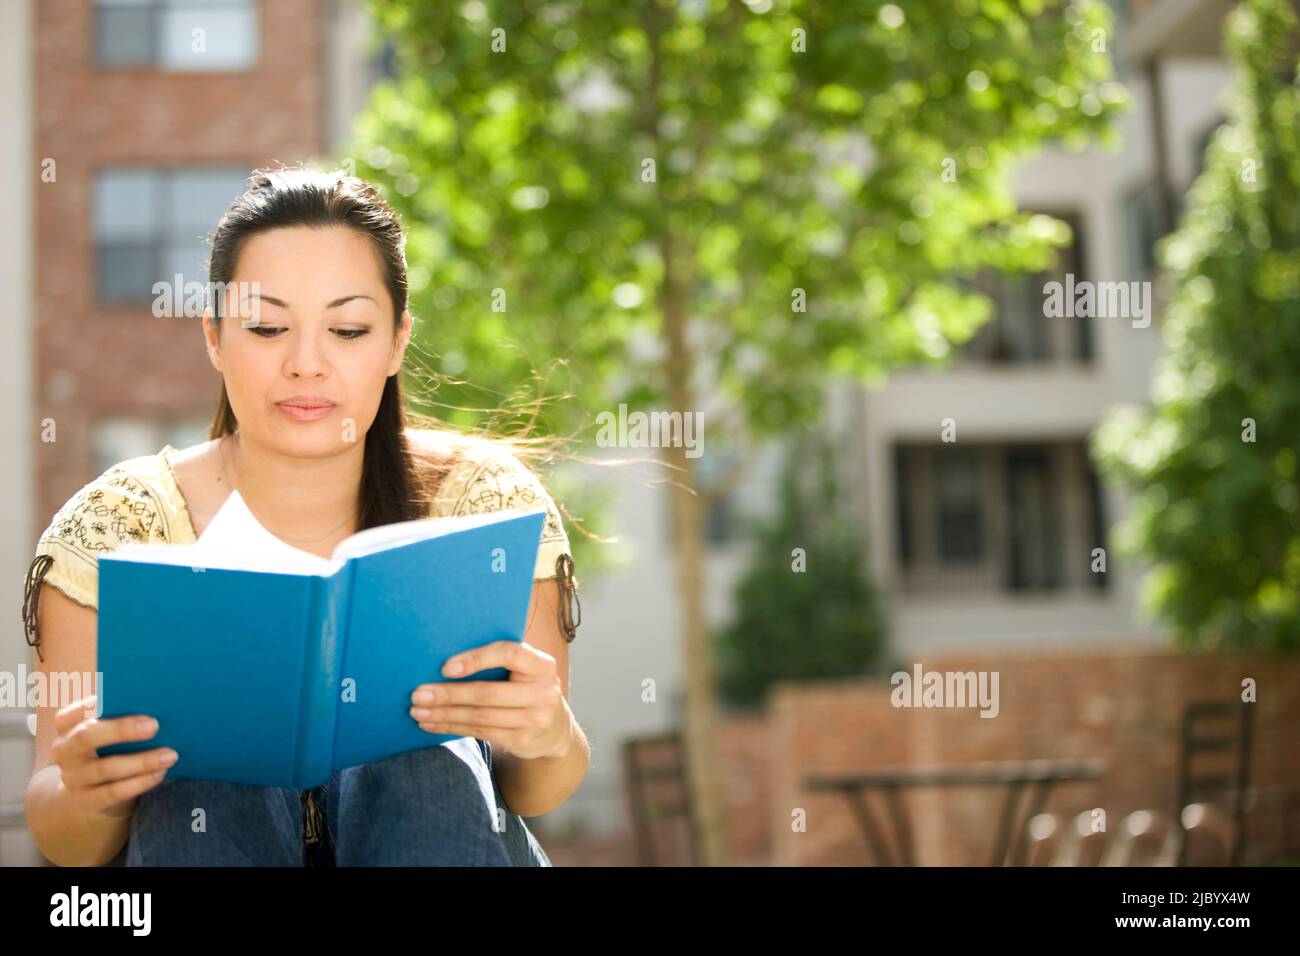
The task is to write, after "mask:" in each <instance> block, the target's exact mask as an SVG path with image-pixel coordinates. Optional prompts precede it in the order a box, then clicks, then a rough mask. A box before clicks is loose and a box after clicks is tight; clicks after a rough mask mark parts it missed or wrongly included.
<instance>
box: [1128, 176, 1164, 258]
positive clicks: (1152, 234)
mask: <svg viewBox="0 0 1300 956" xmlns="http://www.w3.org/2000/svg"><path fill="white" fill-rule="evenodd" d="M1163 218H1164V213H1163V212H1162V210H1161V208H1160V190H1159V189H1158V187H1157V186H1156V184H1155V183H1154V182H1149V183H1147V184H1145V185H1143V186H1140V187H1138V188H1137V189H1135V190H1133V191H1132V192H1130V193H1129V194H1128V195H1127V196H1125V197H1124V229H1125V232H1126V235H1127V241H1126V248H1127V250H1128V274H1129V276H1130V277H1131V278H1132V279H1133V280H1135V281H1140V280H1141V279H1143V278H1144V277H1146V276H1149V275H1151V274H1152V273H1154V272H1155V271H1156V243H1157V242H1159V241H1160V238H1161V237H1162V236H1163V235H1164V229H1163V227H1162V226H1161V222H1162V220H1163Z"/></svg>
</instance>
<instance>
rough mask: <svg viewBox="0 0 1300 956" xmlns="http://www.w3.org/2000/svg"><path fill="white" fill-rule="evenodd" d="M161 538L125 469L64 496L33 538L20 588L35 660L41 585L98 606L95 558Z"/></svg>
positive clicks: (146, 494)
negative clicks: (33, 551)
mask: <svg viewBox="0 0 1300 956" xmlns="http://www.w3.org/2000/svg"><path fill="white" fill-rule="evenodd" d="M166 540H167V538H166V529H165V528H164V526H163V522H162V521H161V520H160V518H159V509H158V505H157V502H156V500H155V499H154V497H153V495H152V494H151V492H150V491H149V488H148V486H147V485H146V484H145V483H144V482H142V481H140V480H139V479H138V478H136V477H134V476H133V475H131V474H129V473H127V472H125V471H122V470H120V469H116V468H110V469H109V470H108V471H106V472H104V474H102V475H100V476H99V477H98V478H96V479H95V480H94V481H92V482H90V483H89V484H87V485H84V486H83V487H82V488H81V489H80V490H79V491H78V492H77V493H76V494H74V495H73V496H72V497H71V498H69V499H68V501H67V502H66V503H65V504H64V505H63V507H61V508H60V509H59V510H58V511H57V512H55V515H54V518H53V519H52V520H51V521H50V525H49V527H47V528H46V529H45V531H43V532H42V533H41V536H40V538H39V539H38V540H37V543H36V556H35V557H34V558H33V559H32V562H31V564H30V565H29V566H28V569H27V577H26V580H25V582H24V586H23V627H24V630H25V631H26V635H27V643H28V644H29V645H30V646H31V647H33V648H34V649H35V650H36V653H37V654H38V655H40V659H41V660H42V661H44V660H45V656H44V654H43V653H42V652H41V649H40V634H39V633H38V622H39V620H40V618H39V602H40V591H41V584H42V583H48V584H52V585H54V586H55V587H56V588H58V589H59V590H60V591H62V592H63V593H64V594H66V595H67V596H68V597H69V598H71V599H72V600H73V601H76V602H77V603H78V604H81V605H84V606H86V607H90V608H98V607H99V556H100V555H101V554H104V553H105V552H108V551H112V550H114V549H116V548H117V547H118V546H119V545H121V544H125V543H127V542H131V541H139V542H151V541H152V542H161V541H166Z"/></svg>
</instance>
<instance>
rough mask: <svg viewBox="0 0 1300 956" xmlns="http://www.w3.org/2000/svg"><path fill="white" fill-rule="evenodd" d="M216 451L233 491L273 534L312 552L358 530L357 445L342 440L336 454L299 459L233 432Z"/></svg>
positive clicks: (359, 452) (359, 461)
mask: <svg viewBox="0 0 1300 956" xmlns="http://www.w3.org/2000/svg"><path fill="white" fill-rule="evenodd" d="M220 450H221V452H222V454H223V456H224V457H223V461H224V463H225V469H226V476H227V480H228V481H229V482H230V485H231V487H232V489H235V490H238V491H239V493H240V494H241V495H242V496H243V498H244V501H245V503H246V504H247V505H248V507H249V510H251V511H252V512H253V514H254V515H255V516H256V517H257V519H258V521H260V522H262V524H263V525H265V526H266V528H267V530H269V531H270V532H271V533H272V534H274V535H276V537H279V538H281V539H283V540H285V541H287V542H288V543H289V544H292V545H295V546H298V547H302V548H304V549H305V550H313V547H324V546H327V545H330V542H336V541H341V540H342V539H343V538H345V537H347V536H348V535H349V534H352V533H353V532H354V531H356V530H357V527H358V525H357V522H359V521H360V514H358V513H357V512H358V506H359V497H360V496H359V489H360V487H361V468H362V463H363V462H364V454H365V446H364V445H363V444H362V443H360V442H352V443H347V444H345V445H344V447H343V449H342V450H341V451H340V452H339V453H338V454H334V455H328V456H325V457H323V458H299V457H294V456H290V455H282V454H279V453H277V452H275V451H273V450H270V449H267V448H265V447H264V446H259V445H257V444H256V443H254V442H250V441H248V440H247V439H245V438H244V436H243V435H242V434H241V433H240V432H238V431H236V432H235V434H233V435H231V436H229V437H228V438H227V439H226V441H225V443H224V447H223V448H222V449H220Z"/></svg>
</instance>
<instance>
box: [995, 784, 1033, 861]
mask: <svg viewBox="0 0 1300 956" xmlns="http://www.w3.org/2000/svg"><path fill="white" fill-rule="evenodd" d="M1024 786H1025V785H1024V781H1021V780H1014V781H1012V782H1011V785H1010V786H1009V787H1008V789H1007V799H1006V802H1005V803H1004V804H1003V805H1002V820H1001V822H1000V823H999V824H998V836H997V841H996V842H995V843H994V845H993V863H992V864H991V865H992V866H1006V865H1007V844H1008V843H1009V842H1010V838H1011V830H1012V827H1013V826H1014V824H1015V818H1016V816H1017V815H1018V814H1019V811H1020V792H1021V791H1022V790H1023V789H1024Z"/></svg>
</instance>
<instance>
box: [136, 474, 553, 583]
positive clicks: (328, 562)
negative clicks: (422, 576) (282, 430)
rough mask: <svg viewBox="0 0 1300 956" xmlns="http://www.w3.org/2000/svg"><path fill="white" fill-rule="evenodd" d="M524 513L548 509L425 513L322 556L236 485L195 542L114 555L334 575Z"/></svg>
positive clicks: (361, 534)
mask: <svg viewBox="0 0 1300 956" xmlns="http://www.w3.org/2000/svg"><path fill="white" fill-rule="evenodd" d="M523 514H545V509H543V508H535V509H532V510H530V511H522V510H518V509H511V510H508V511H489V512H485V513H483V514H476V515H461V516H459V517H455V518H419V519H416V520H414V521H400V522H397V523H396V524H388V525H382V526H380V527H378V528H367V529H365V530H364V531H358V532H357V533H356V534H353V535H350V536H349V537H347V538H344V539H343V540H342V541H340V542H339V544H338V546H337V547H336V548H335V549H334V553H333V556H332V557H331V558H322V557H320V556H319V555H315V554H312V553H311V552H310V551H304V550H302V549H301V548H295V547H294V546H293V545H291V544H288V543H287V542H285V541H282V540H281V539H279V538H277V537H276V536H275V535H273V534H271V532H270V531H268V530H267V529H266V528H265V527H264V526H263V525H262V523H261V522H260V521H258V520H257V518H255V517H254V516H253V513H252V512H251V511H249V510H248V504H247V503H246V502H245V501H244V499H243V496H241V495H240V493H239V492H238V491H232V492H231V493H230V494H229V495H228V496H227V497H226V500H225V501H224V502H222V505H221V507H220V508H219V509H218V510H217V513H216V514H215V515H214V516H213V518H212V521H211V522H209V524H208V526H207V527H206V528H204V529H203V534H201V535H199V538H198V540H197V541H195V542H194V543H193V544H164V545H158V544H126V545H122V546H121V547H119V548H117V549H116V550H115V551H113V557H116V558H122V559H124V560H128V561H143V562H147V563H150V564H174V565H181V566H185V567H193V568H223V569H227V570H232V571H264V572H270V573H276V574H320V575H330V574H333V573H334V572H335V571H337V570H338V569H339V568H341V567H342V566H343V565H344V564H345V563H346V562H347V561H348V559H350V558H355V557H360V556H361V555H366V554H373V553H375V552H377V551H385V550H387V549H389V548H395V547H398V546H400V545H404V544H410V543H412V542H414V541H424V540H427V539H429V538H438V537H441V536H442V535H445V534H451V533H452V532H454V531H462V530H464V529H467V528H477V527H480V526H482V525H490V524H495V523H497V522H499V521H502V520H504V519H506V518H507V517H515V516H518V515H523Z"/></svg>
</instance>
